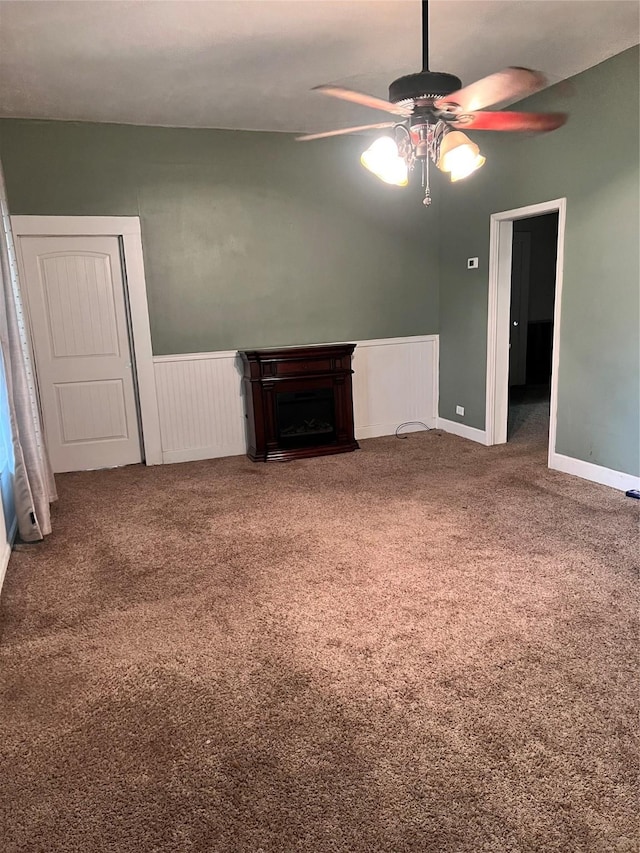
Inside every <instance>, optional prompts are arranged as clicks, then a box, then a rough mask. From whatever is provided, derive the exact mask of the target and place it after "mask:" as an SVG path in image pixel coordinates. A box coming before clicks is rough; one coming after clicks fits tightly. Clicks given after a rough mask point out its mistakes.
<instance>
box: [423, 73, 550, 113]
mask: <svg viewBox="0 0 640 853" xmlns="http://www.w3.org/2000/svg"><path fill="white" fill-rule="evenodd" d="M546 85H547V79H546V77H545V76H544V74H541V73H540V72H539V71H531V70H529V69H528V68H505V69H504V70H503V71H497V72H496V73H495V74H490V75H489V76H488V77H483V78H482V80H477V81H476V82H475V83H471V84H470V85H469V86H464V87H463V88H462V89H458V91H457V92H452V93H451V94H450V95H446V96H445V97H443V98H437V99H436V101H435V102H434V107H435V108H436V109H437V110H450V111H452V112H468V111H471V112H472V111H474V110H482V109H484V108H485V107H492V106H495V105H496V104H502V105H503V106H506V105H507V104H508V103H513V102H514V101H518V100H520V98H526V97H527V95H533V93H534V92H539V91H540V89H544V87H545V86H546Z"/></svg>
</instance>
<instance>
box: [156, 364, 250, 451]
mask: <svg viewBox="0 0 640 853" xmlns="http://www.w3.org/2000/svg"><path fill="white" fill-rule="evenodd" d="M154 367H155V374H156V390H157V394H158V410H159V414H160V437H161V440H162V461H163V462H188V461H189V460H192V459H212V458H215V457H217V456H238V455H239V454H242V453H245V452H246V438H245V426H244V423H245V417H244V404H243V399H242V388H241V376H242V374H241V370H240V366H239V359H238V356H237V354H236V353H235V352H214V353H212V352H210V353H194V354H189V355H171V356H159V357H158V356H157V357H155V358H154Z"/></svg>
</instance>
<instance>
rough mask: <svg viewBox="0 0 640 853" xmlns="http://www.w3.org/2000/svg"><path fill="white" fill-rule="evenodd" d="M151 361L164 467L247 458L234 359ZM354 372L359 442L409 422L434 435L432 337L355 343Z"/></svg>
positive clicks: (203, 356)
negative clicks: (208, 460)
mask: <svg viewBox="0 0 640 853" xmlns="http://www.w3.org/2000/svg"><path fill="white" fill-rule="evenodd" d="M153 361H154V369H155V376H156V390H157V395H158V410H159V414H160V433H161V439H162V461H163V462H187V461H190V460H195V459H212V458H215V457H219V456H237V455H241V454H244V453H246V446H247V445H246V432H245V410H244V400H243V396H242V387H241V376H242V369H241V363H240V359H239V357H238V355H237V353H236V352H235V351H229V352H209V353H192V354H184V355H182V354H181V355H163V356H155V357H154V360H153ZM353 369H354V375H353V403H354V421H355V433H356V438H358V439H361V438H373V437H374V436H380V435H392V434H393V433H394V432H395V431H396V429H397V427H398V426H399V425H400V424H402V423H405V422H407V421H422V422H424V423H425V424H426V425H427V426H429V427H435V425H436V414H437V407H438V384H437V383H438V336H437V335H424V336H420V337H410V338H383V339H380V340H371V341H360V342H358V343H357V346H356V350H355V354H354V358H353ZM413 428H414V429H423V427H420V426H415V427H413ZM410 429H411V427H406V428H405V429H403V432H404V431H410Z"/></svg>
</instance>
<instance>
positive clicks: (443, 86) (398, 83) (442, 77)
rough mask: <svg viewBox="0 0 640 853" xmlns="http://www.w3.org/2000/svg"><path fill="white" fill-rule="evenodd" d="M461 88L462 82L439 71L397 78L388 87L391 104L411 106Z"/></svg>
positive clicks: (441, 96)
mask: <svg viewBox="0 0 640 853" xmlns="http://www.w3.org/2000/svg"><path fill="white" fill-rule="evenodd" d="M460 88H462V81H461V80H460V79H459V78H458V77H456V76H455V75H454V74H444V73H443V72H439V71H419V72H418V73H417V74H407V75H406V76H405V77H399V78H398V79H397V80H394V81H393V83H392V84H391V85H390V86H389V100H390V101H391V103H392V104H405V103H406V104H412V103H414V102H416V101H427V102H428V101H434V100H435V99H436V98H443V97H445V96H446V95H450V94H451V93H452V92H457V91H458V89H460Z"/></svg>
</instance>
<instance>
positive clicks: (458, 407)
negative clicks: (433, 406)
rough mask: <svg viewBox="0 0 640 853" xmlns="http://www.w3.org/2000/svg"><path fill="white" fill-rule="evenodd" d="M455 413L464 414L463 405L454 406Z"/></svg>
mask: <svg viewBox="0 0 640 853" xmlns="http://www.w3.org/2000/svg"><path fill="white" fill-rule="evenodd" d="M456 415H464V406H456Z"/></svg>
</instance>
